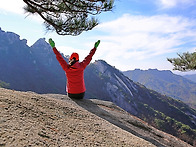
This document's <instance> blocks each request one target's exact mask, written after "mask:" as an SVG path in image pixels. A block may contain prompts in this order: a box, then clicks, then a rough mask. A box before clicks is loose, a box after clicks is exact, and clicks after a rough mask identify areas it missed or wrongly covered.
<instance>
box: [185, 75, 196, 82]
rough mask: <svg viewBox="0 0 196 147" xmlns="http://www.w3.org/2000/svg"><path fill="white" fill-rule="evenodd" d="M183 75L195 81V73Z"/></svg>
mask: <svg viewBox="0 0 196 147" xmlns="http://www.w3.org/2000/svg"><path fill="white" fill-rule="evenodd" d="M183 77H185V78H187V79H189V80H191V81H193V82H195V83H196V74H193V75H184V76H183Z"/></svg>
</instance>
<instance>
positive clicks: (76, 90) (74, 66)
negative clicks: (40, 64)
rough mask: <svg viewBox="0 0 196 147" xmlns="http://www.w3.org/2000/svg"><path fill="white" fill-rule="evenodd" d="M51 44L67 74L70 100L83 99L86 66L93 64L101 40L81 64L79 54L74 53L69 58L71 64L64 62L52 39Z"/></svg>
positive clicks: (67, 88)
mask: <svg viewBox="0 0 196 147" xmlns="http://www.w3.org/2000/svg"><path fill="white" fill-rule="evenodd" d="M49 43H50V45H51V47H52V48H53V51H54V53H55V55H56V58H57V60H58V61H59V63H60V65H61V67H62V68H63V70H64V71H65V73H66V77H67V86H66V90H67V93H68V96H69V97H70V98H75V99H83V97H84V94H85V91H86V87H85V82H84V70H85V68H86V66H87V65H88V64H89V63H90V62H91V60H92V57H93V55H94V54H95V51H96V49H97V47H98V46H99V43H100V40H98V41H97V42H96V43H95V45H94V48H93V49H92V50H91V51H90V53H89V55H88V56H86V58H85V59H84V60H83V61H82V62H79V55H78V54H77V53H72V55H71V56H70V58H69V63H67V62H66V61H65V60H64V58H63V57H62V55H61V54H60V53H59V51H58V50H57V49H56V47H55V42H54V41H53V40H52V39H51V38H50V39H49Z"/></svg>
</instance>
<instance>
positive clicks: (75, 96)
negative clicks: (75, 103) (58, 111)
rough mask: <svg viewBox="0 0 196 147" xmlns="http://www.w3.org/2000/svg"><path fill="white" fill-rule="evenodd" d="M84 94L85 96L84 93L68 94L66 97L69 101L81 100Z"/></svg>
mask: <svg viewBox="0 0 196 147" xmlns="http://www.w3.org/2000/svg"><path fill="white" fill-rule="evenodd" d="M84 94H85V92H83V93H78V94H71V93H68V97H70V98H71V99H83V98H84Z"/></svg>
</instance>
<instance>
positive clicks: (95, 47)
mask: <svg viewBox="0 0 196 147" xmlns="http://www.w3.org/2000/svg"><path fill="white" fill-rule="evenodd" d="M99 43H100V40H98V41H97V42H95V45H94V48H93V49H91V51H90V53H89V54H88V56H86V58H84V60H83V61H82V64H83V67H84V68H86V66H87V65H88V64H89V63H90V62H91V60H92V57H93V55H94V54H95V51H96V50H97V47H98V46H99Z"/></svg>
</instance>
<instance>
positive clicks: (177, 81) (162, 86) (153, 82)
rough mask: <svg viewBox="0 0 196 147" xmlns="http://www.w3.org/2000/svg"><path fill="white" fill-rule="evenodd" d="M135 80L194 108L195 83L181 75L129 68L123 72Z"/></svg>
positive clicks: (195, 98)
mask: <svg viewBox="0 0 196 147" xmlns="http://www.w3.org/2000/svg"><path fill="white" fill-rule="evenodd" d="M123 73H124V74H125V75H126V76H127V77H129V78H130V79H132V80H133V81H135V82H139V83H141V84H143V85H145V86H146V87H147V88H149V89H152V90H155V91H158V92H160V93H162V94H165V95H168V96H171V97H174V98H175V99H179V100H181V101H183V102H185V103H187V104H189V105H190V106H191V107H192V108H194V109H195V108H196V93H195V91H196V83H194V82H193V81H190V80H188V79H186V78H184V77H183V76H180V75H175V74H173V73H172V72H171V71H160V70H157V69H149V70H140V69H137V70H130V71H125V72H123Z"/></svg>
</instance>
